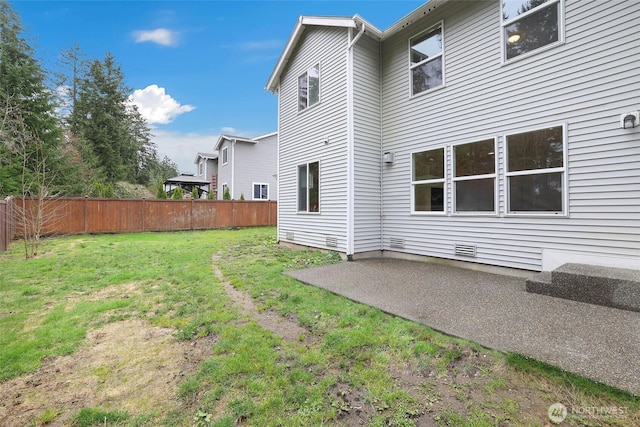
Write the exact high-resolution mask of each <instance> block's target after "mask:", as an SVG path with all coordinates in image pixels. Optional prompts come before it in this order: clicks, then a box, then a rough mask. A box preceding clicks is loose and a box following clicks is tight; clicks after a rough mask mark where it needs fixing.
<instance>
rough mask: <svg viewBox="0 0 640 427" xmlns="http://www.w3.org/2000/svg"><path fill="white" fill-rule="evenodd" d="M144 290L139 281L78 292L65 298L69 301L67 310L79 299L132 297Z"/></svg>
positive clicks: (94, 299) (100, 299) (71, 308)
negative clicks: (89, 291) (87, 291)
mask: <svg viewBox="0 0 640 427" xmlns="http://www.w3.org/2000/svg"><path fill="white" fill-rule="evenodd" d="M142 292H143V291H142V284H141V283H139V282H131V283H125V284H119V285H111V286H107V287H105V288H102V289H99V290H97V291H95V292H91V293H90V294H86V293H83V292H76V293H73V294H71V295H69V296H67V297H66V298H65V300H66V301H67V306H66V307H65V311H71V310H73V308H74V307H75V304H76V303H78V302H79V301H102V300H105V299H114V298H131V296H132V295H139V294H141V293H142Z"/></svg>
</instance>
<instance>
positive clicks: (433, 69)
mask: <svg viewBox="0 0 640 427" xmlns="http://www.w3.org/2000/svg"><path fill="white" fill-rule="evenodd" d="M409 63H410V71H411V95H417V94H419V93H421V92H424V91H426V90H428V89H432V88H434V87H438V86H442V84H443V82H444V79H443V65H444V64H443V55H442V25H439V26H438V27H436V28H432V29H430V30H427V31H425V32H424V33H422V34H420V35H418V36H416V37H414V38H412V39H411V40H410V41H409Z"/></svg>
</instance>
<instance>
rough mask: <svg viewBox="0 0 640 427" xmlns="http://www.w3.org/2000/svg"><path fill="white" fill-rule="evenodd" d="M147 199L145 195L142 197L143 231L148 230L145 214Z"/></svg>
mask: <svg viewBox="0 0 640 427" xmlns="http://www.w3.org/2000/svg"><path fill="white" fill-rule="evenodd" d="M146 200H147V199H146V198H145V197H143V198H142V231H143V232H145V231H147V230H146V229H145V223H144V216H145V211H144V208H145V202H146Z"/></svg>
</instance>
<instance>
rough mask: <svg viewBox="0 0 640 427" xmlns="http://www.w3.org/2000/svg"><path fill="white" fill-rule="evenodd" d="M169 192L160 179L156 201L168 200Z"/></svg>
mask: <svg viewBox="0 0 640 427" xmlns="http://www.w3.org/2000/svg"><path fill="white" fill-rule="evenodd" d="M166 198H167V190H165V189H164V182H163V181H162V180H161V179H160V180H158V184H157V187H156V199H166Z"/></svg>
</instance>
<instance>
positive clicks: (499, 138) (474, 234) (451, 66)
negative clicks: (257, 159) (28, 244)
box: [219, 0, 640, 271]
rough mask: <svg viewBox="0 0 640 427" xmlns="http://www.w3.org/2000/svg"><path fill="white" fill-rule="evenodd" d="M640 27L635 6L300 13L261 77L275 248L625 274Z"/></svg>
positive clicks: (577, 1)
mask: <svg viewBox="0 0 640 427" xmlns="http://www.w3.org/2000/svg"><path fill="white" fill-rule="evenodd" d="M531 3H533V4H535V5H538V6H536V7H534V8H532V9H530V10H528V9H529V7H528V5H529V4H531ZM639 22H640V2H638V1H635V0H628V1H624V0H611V1H591V2H588V1H584V0H547V1H531V2H529V1H522V0H521V1H510V0H506V1H504V2H503V1H502V0H491V1H481V0H477V1H455V0H431V1H429V2H428V3H426V4H424V5H423V6H421V7H420V8H418V9H417V10H415V11H414V12H412V13H411V14H409V15H408V16H406V17H404V18H402V19H400V20H399V21H398V22H397V23H396V24H394V25H392V26H391V27H390V28H388V29H387V30H385V31H380V30H378V29H377V28H375V27H374V26H373V25H371V24H369V23H367V22H366V21H365V20H364V19H362V18H361V17H359V16H358V15H356V16H354V17H352V18H331V17H301V18H300V20H299V22H298V23H297V25H296V26H295V29H294V31H293V33H292V35H291V37H290V39H289V41H288V43H287V45H286V47H285V49H284V51H283V53H282V55H281V57H280V59H279V60H278V62H277V64H276V66H275V69H274V70H273V73H272V74H271V76H270V78H269V80H268V82H267V89H268V90H270V91H272V92H276V93H277V94H278V111H279V114H278V138H279V150H278V156H279V157H278V164H279V170H278V187H279V188H278V193H279V196H278V222H279V224H278V239H279V241H281V242H291V243H296V244H301V245H306V246H312V247H318V248H328V249H334V250H338V251H341V252H343V253H345V254H346V255H347V256H349V257H353V256H357V255H358V254H361V256H365V255H370V254H372V253H373V254H380V253H381V252H380V251H384V252H383V253H384V254H390V255H394V256H412V255H420V256H427V257H438V258H445V259H451V260H459V261H472V262H475V263H480V264H485V265H493V266H503V267H514V268H520V269H526V270H538V271H539V270H552V269H554V268H556V267H557V266H559V265H561V264H563V263H565V262H580V263H590V264H597V265H609V266H619V267H627V268H640V126H639V123H638V122H639V117H638V110H639V109H640V32H639V31H638V28H637V27H638V23H639ZM223 144H226V146H229V145H230V141H228V140H225V139H221V143H219V145H223ZM242 145H243V146H244V145H247V144H245V143H243V144H242ZM238 146H240V144H239V143H238V144H236V147H238ZM221 175H222V172H221ZM235 196H236V197H237V196H238V194H237V191H236V192H235Z"/></svg>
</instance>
